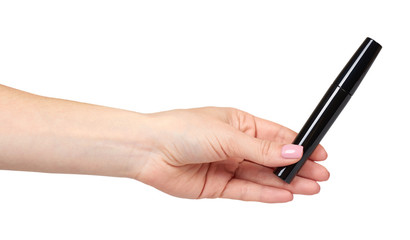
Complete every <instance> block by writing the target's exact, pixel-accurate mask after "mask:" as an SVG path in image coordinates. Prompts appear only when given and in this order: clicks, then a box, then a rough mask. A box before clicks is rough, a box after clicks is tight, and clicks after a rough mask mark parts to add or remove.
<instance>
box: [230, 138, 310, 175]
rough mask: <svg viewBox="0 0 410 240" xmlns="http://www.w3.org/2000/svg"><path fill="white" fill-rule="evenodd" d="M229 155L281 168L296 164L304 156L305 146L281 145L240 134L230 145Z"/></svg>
mask: <svg viewBox="0 0 410 240" xmlns="http://www.w3.org/2000/svg"><path fill="white" fill-rule="evenodd" d="M229 144H230V145H231V146H229V147H228V148H227V149H229V150H230V151H229V153H228V155H231V157H240V158H244V159H247V160H249V161H252V162H255V163H258V164H261V165H264V166H267V167H279V166H286V165H290V164H293V163H296V162H297V161H298V160H299V159H300V158H301V157H302V155H303V146H300V145H295V144H280V143H277V142H272V141H269V140H264V139H259V138H254V137H251V136H249V135H247V134H245V133H242V132H239V133H238V135H237V136H236V137H235V140H234V141H231V142H230V143H229Z"/></svg>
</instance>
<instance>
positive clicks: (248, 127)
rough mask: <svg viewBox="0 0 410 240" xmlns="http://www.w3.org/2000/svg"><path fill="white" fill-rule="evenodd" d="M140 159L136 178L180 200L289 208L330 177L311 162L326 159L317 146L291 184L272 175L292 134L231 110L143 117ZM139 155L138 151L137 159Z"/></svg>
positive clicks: (281, 163)
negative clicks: (295, 197)
mask: <svg viewBox="0 0 410 240" xmlns="http://www.w3.org/2000/svg"><path fill="white" fill-rule="evenodd" d="M146 117H147V119H146V121H147V123H146V124H144V126H146V129H145V130H144V134H143V135H144V136H143V137H142V136H141V137H140V139H143V140H140V141H141V144H137V148H138V146H147V147H145V151H146V154H143V156H145V157H144V159H140V160H141V161H142V162H138V166H139V167H138V169H137V170H136V172H137V173H136V175H135V178H136V179H137V180H139V181H142V182H144V183H146V184H149V185H151V186H153V187H155V188H157V189H159V190H161V191H164V192H166V193H168V194H171V195H174V196H178V197H184V198H218V197H221V198H231V199H240V200H246V201H261V202H269V203H273V202H287V201H290V200H292V199H293V194H316V193H318V192H319V190H320V187H319V184H318V183H317V181H325V180H327V179H328V178H329V173H328V171H327V170H326V168H324V167H323V166H321V165H319V164H318V163H316V162H315V161H321V160H325V159H326V157H327V154H326V152H325V150H324V149H323V147H322V146H320V145H319V146H318V147H317V148H316V150H315V151H314V152H313V154H312V155H311V157H310V159H309V160H308V161H307V162H306V163H305V165H304V166H303V168H302V169H301V171H300V172H299V174H298V175H297V176H296V177H295V179H294V180H293V181H292V183H291V184H287V183H285V182H284V181H282V180H281V179H279V178H278V177H277V176H275V175H274V174H273V171H274V168H275V167H278V166H285V165H290V164H293V163H295V162H297V160H298V159H285V158H284V157H283V156H282V154H281V150H282V147H283V145H285V144H289V143H291V142H292V141H293V139H294V138H295V136H296V133H295V132H293V131H292V130H290V129H288V128H286V127H283V126H281V125H278V124H276V123H273V122H270V121H267V120H263V119H260V118H257V117H254V116H252V115H250V114H248V113H246V112H243V111H240V110H236V109H232V108H216V107H207V108H198V109H188V110H172V111H167V112H160V113H155V114H148V115H146ZM140 150H141V149H137V150H136V152H139V156H141V152H140Z"/></svg>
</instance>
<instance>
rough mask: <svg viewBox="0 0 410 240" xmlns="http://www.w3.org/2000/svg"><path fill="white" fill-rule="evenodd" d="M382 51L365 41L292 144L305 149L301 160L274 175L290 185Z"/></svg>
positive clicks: (372, 42) (369, 41)
mask: <svg viewBox="0 0 410 240" xmlns="http://www.w3.org/2000/svg"><path fill="white" fill-rule="evenodd" d="M381 49H382V46H381V45H380V44H378V43H377V42H376V41H374V40H373V39H371V38H366V40H364V42H363V43H362V45H361V46H360V47H359V49H358V50H357V51H356V53H355V54H354V55H353V57H352V58H351V59H350V61H349V62H348V63H347V64H346V66H345V67H344V68H343V70H342V71H341V72H340V74H339V76H337V78H336V80H335V81H334V82H333V84H332V85H331V86H330V88H329V89H328V90H327V92H326V94H325V96H323V98H322V100H321V101H320V102H319V104H318V105H317V107H316V108H315V110H314V111H313V113H312V115H310V117H309V119H308V120H307V122H306V123H305V125H304V126H303V128H302V130H300V132H299V134H298V135H297V136H296V138H295V140H294V141H293V144H297V145H302V146H303V155H302V158H301V159H300V160H299V161H298V162H297V163H295V164H292V165H289V166H285V167H279V168H277V169H276V170H275V172H274V173H275V174H276V175H277V176H278V177H279V178H281V179H282V180H284V181H285V182H287V183H290V182H291V181H292V180H293V178H294V177H295V176H296V174H297V173H298V171H299V170H300V169H301V168H302V166H303V164H304V163H305V162H306V160H307V159H308V158H309V156H310V155H311V154H312V152H313V150H315V148H316V147H317V145H318V144H319V142H320V141H321V140H322V138H323V137H324V136H325V134H326V132H327V131H328V130H329V128H330V127H331V126H332V124H333V122H334V121H335V120H336V118H337V117H338V116H339V114H340V112H341V111H342V110H343V108H344V107H345V106H346V104H347V102H348V101H349V100H350V97H351V96H352V95H353V93H354V92H355V91H356V89H357V87H359V84H360V82H361V81H362V79H363V78H364V76H365V75H366V73H367V71H368V70H369V68H370V66H371V65H372V63H373V62H374V60H375V59H376V57H377V54H378V53H379V52H380V50H381Z"/></svg>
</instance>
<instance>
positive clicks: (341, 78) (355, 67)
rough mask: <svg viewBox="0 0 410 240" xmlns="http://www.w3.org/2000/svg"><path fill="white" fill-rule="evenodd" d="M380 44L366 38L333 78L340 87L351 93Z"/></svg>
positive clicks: (368, 66) (375, 55) (371, 62)
mask: <svg viewBox="0 0 410 240" xmlns="http://www.w3.org/2000/svg"><path fill="white" fill-rule="evenodd" d="M381 49H382V46H381V45H380V44H378V43H377V42H376V41H374V40H373V39H371V38H366V40H364V42H363V43H362V45H360V47H359V49H357V51H356V53H355V54H354V55H353V57H352V58H351V59H350V60H349V62H348V63H347V64H346V66H345V67H344V68H343V70H342V71H341V72H340V74H339V75H338V76H337V78H336V80H335V82H334V83H335V84H337V85H338V86H339V87H340V88H341V89H343V90H344V91H346V92H347V93H349V94H350V95H353V93H354V92H355V91H356V89H357V87H358V86H359V85H360V83H361V82H362V79H363V78H364V76H365V75H366V73H367V71H368V70H369V68H370V66H371V65H372V64H373V62H374V60H375V59H376V57H377V54H379V52H380V50H381Z"/></svg>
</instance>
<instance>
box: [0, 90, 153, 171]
mask: <svg viewBox="0 0 410 240" xmlns="http://www.w3.org/2000/svg"><path fill="white" fill-rule="evenodd" d="M145 123H146V121H145V117H144V115H142V114H138V113H135V112H130V111H125V110H120V109H113V108H108V107H103V106H96V105H91V104H84V103H79V102H72V101H67V100H61V99H53V98H47V97H41V96H37V95H33V94H29V93H26V92H22V91H19V90H16V89H12V88H8V87H5V86H2V85H0V153H1V155H0V169H9V170H23V171H40V172H57V173H79V174H95V175H106V176H118V177H134V176H135V174H136V172H138V168H139V166H138V160H139V158H143V156H139V155H141V154H140V153H142V151H141V149H144V148H146V146H143V145H144V143H143V142H142V141H139V138H138V136H141V135H143V134H142V132H143V131H144V125H145ZM141 164H142V163H141Z"/></svg>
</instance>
